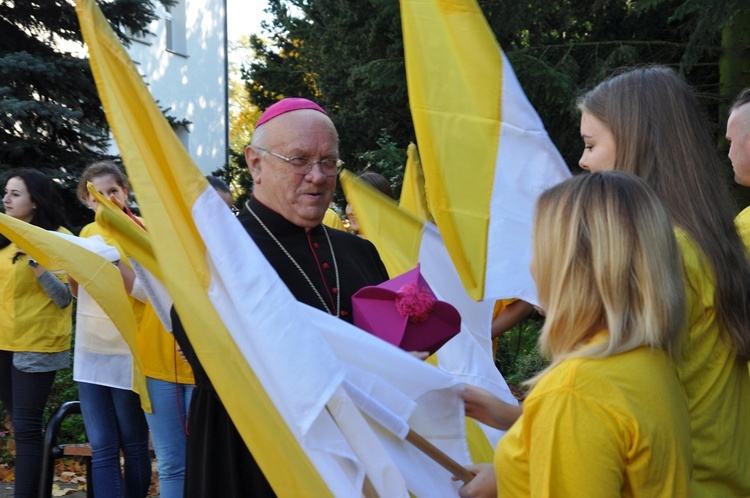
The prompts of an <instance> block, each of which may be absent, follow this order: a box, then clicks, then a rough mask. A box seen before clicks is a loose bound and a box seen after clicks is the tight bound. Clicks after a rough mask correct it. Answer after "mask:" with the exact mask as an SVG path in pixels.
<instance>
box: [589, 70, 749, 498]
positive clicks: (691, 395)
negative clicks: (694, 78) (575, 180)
mask: <svg viewBox="0 0 750 498" xmlns="http://www.w3.org/2000/svg"><path fill="white" fill-rule="evenodd" d="M578 107H579V109H580V110H581V137H582V138H583V141H584V151H583V155H582V156H581V159H580V162H579V164H580V165H581V167H582V168H583V169H586V170H590V171H602V170H617V171H625V172H627V173H631V174H634V175H637V176H638V177H640V178H642V179H644V180H645V181H646V183H648V185H649V186H650V187H651V188H653V189H654V191H655V192H656V194H657V195H658V196H659V199H661V201H662V202H663V203H664V205H665V206H666V208H667V211H669V214H670V216H671V217H672V222H673V224H674V226H675V233H676V236H677V242H678V244H679V245H680V250H681V251H682V258H683V274H684V281H685V288H686V292H687V302H688V314H687V315H688V321H687V326H686V327H685V331H684V333H683V338H682V354H681V356H680V361H679V362H677V375H678V376H679V378H680V380H681V382H682V385H683V387H684V389H685V393H686V395H687V400H688V408H689V410H690V424H691V431H692V437H691V441H692V451H693V481H692V489H691V495H692V496H694V497H697V498H701V497H716V496H750V472H748V466H747V462H748V461H750V425H748V423H747V421H748V420H750V377H749V376H748V372H747V360H748V359H749V358H750V305H748V303H750V285H748V282H750V263H748V260H747V256H746V252H745V247H744V245H743V244H742V241H741V239H740V237H739V235H738V233H737V229H736V227H735V224H734V220H733V216H734V212H733V210H732V207H731V206H730V203H729V200H730V195H729V192H728V189H727V187H726V185H725V184H724V182H723V181H722V180H721V178H722V169H723V168H724V165H723V164H722V162H721V160H720V158H719V156H718V154H717V153H716V148H715V143H714V140H713V137H712V136H711V133H710V132H709V130H708V127H707V121H706V119H705V118H704V115H703V113H702V112H701V109H700V105H699V104H698V100H697V98H696V96H695V92H694V90H693V89H692V88H691V87H690V85H688V84H687V83H686V82H685V80H684V79H683V78H682V77H681V76H680V75H679V74H678V73H677V72H676V71H674V70H673V69H671V68H667V67H664V66H647V67H641V68H637V69H630V70H628V71H625V72H621V73H619V74H615V75H614V76H612V77H610V78H607V79H605V80H604V81H603V82H601V83H600V84H599V85H597V86H596V87H595V88H594V89H593V90H591V91H590V92H588V93H587V94H586V95H584V96H583V97H582V98H581V99H580V100H579V102H578Z"/></svg>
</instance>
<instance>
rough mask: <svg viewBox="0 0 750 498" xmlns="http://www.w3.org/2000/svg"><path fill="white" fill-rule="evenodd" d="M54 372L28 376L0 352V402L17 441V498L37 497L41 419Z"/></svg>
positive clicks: (40, 449) (40, 455)
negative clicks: (7, 415)
mask: <svg viewBox="0 0 750 498" xmlns="http://www.w3.org/2000/svg"><path fill="white" fill-rule="evenodd" d="M54 380H55V372H54V371H52V372H44V373H26V372H22V371H20V370H18V369H17V368H16V367H14V366H13V353H12V352H11V351H0V400H2V402H3V405H5V409H6V410H8V414H10V419H11V421H12V422H13V433H14V435H15V438H16V485H15V493H14V496H15V497H16V498H36V497H37V496H38V494H39V472H40V470H41V468H42V448H43V446H44V436H43V432H42V416H43V415H44V405H45V404H46V403H47V398H48V397H49V393H50V390H51V389H52V383H53V382H54Z"/></svg>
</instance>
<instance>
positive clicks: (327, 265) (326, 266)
mask: <svg viewBox="0 0 750 498" xmlns="http://www.w3.org/2000/svg"><path fill="white" fill-rule="evenodd" d="M330 267H331V265H329V264H328V263H323V268H325V269H326V270H327V269H328V268H330Z"/></svg>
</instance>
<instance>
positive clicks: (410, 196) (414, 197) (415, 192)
mask: <svg viewBox="0 0 750 498" xmlns="http://www.w3.org/2000/svg"><path fill="white" fill-rule="evenodd" d="M398 206H399V207H400V208H402V209H404V210H405V211H406V212H408V213H411V214H413V215H414V216H416V217H417V218H419V219H420V220H427V221H429V222H432V223H435V220H434V219H433V218H432V214H431V213H430V208H429V206H428V205H427V197H426V196H425V192H424V174H423V173H422V163H421V161H420V160H419V151H418V150H417V146H416V145H415V144H413V143H410V144H409V146H408V147H407V148H406V167H405V168H404V183H403V184H402V185H401V197H400V198H399V201H398Z"/></svg>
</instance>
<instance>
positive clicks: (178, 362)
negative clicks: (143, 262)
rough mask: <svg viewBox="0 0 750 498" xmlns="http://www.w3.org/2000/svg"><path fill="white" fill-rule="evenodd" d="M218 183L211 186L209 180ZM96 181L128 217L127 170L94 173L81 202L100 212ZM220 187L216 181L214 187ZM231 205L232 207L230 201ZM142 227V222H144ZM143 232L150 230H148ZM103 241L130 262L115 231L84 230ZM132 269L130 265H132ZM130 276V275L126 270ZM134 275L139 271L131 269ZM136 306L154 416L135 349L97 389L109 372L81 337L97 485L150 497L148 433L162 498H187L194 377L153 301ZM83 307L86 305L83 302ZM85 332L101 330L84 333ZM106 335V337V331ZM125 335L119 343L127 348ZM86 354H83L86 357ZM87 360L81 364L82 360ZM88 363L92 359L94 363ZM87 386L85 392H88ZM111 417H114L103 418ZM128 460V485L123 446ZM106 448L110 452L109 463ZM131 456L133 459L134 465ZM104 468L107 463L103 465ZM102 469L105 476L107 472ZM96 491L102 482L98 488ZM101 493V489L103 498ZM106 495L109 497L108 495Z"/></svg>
mask: <svg viewBox="0 0 750 498" xmlns="http://www.w3.org/2000/svg"><path fill="white" fill-rule="evenodd" d="M209 181H210V180H209ZM88 182H91V183H92V184H93V186H94V188H95V189H96V190H98V191H99V192H100V193H101V194H103V195H105V196H108V197H110V199H111V200H113V202H115V204H117V205H119V206H121V207H123V209H125V210H126V211H127V208H126V205H127V200H128V194H129V184H128V180H127V178H126V177H125V174H124V173H123V172H122V170H121V169H120V168H119V167H117V165H115V164H113V163H111V162H108V161H104V162H98V163H94V164H92V165H90V166H88V167H87V168H86V170H85V171H84V172H83V175H82V177H81V179H80V181H79V185H78V197H79V199H80V200H81V201H82V202H84V203H86V204H87V205H88V206H90V207H92V208H95V207H96V201H95V199H94V198H93V197H92V196H91V195H90V194H89V192H88V189H87V183H88ZM212 185H213V182H212ZM227 204H228V205H231V204H230V202H228V201H227ZM129 214H131V217H133V218H134V219H136V220H137V223H138V224H141V222H140V220H139V219H137V218H135V217H134V215H132V213H129ZM141 226H142V224H141ZM95 235H98V236H101V237H102V238H103V239H104V241H105V242H106V243H107V244H109V245H111V246H114V247H115V248H117V249H118V251H119V252H120V254H121V257H122V260H121V261H120V265H123V264H125V263H124V261H125V260H127V258H126V255H125V254H124V252H123V250H122V248H121V247H120V245H119V243H118V242H117V240H116V239H115V238H114V237H113V236H112V235H111V234H110V233H109V232H108V230H107V229H106V228H105V227H104V226H102V225H100V224H99V223H97V222H94V223H91V224H89V225H86V226H85V227H84V228H83V230H81V236H82V237H90V236H95ZM128 268H129V267H128ZM121 271H123V269H121ZM129 271H130V272H131V273H132V270H129ZM133 287H134V288H135V289H136V290H134V291H133V292H132V295H138V294H139V291H138V290H137V288H138V287H139V283H138V282H137V279H135V281H134V283H133ZM138 300H139V301H141V302H138V301H134V303H133V304H134V309H135V310H136V312H137V318H138V320H139V327H138V333H137V337H136V342H137V345H138V352H139V354H140V356H141V359H142V360H143V374H144V375H145V376H146V383H147V387H148V394H149V398H150V400H151V405H152V408H153V413H147V414H145V418H144V413H143V411H142V410H141V408H140V400H139V398H138V395H137V394H136V393H134V392H133V391H131V390H130V389H131V388H130V387H129V386H130V384H131V378H132V368H133V365H132V355H131V354H130V352H129V350H127V348H125V349H124V353H125V356H127V366H128V368H127V369H124V370H123V371H122V373H121V375H119V377H120V379H119V380H118V381H117V384H115V381H114V380H113V379H110V380H109V381H108V382H107V383H103V385H97V384H98V381H97V379H101V378H102V375H101V373H98V372H97V369H100V368H101V365H102V364H103V363H102V361H101V360H98V361H97V360H96V358H95V357H94V356H93V355H92V352H89V354H88V355H87V356H84V353H85V351H80V352H79V343H80V344H83V341H80V340H79V339H80V337H79V336H80V333H81V331H78V334H79V336H77V337H76V373H77V374H78V375H77V377H76V380H78V381H79V393H80V395H81V411H82V412H83V416H84V423H85V424H86V431H87V434H89V438H90V439H91V438H92V435H94V436H97V438H98V439H97V441H96V443H98V444H97V445H95V441H94V440H93V439H92V440H91V443H92V454H93V458H92V468H93V469H94V481H95V482H98V481H97V477H98V480H99V481H102V482H103V483H104V484H103V486H105V487H106V488H107V489H111V490H112V492H114V491H115V488H116V487H119V488H122V487H123V486H124V488H125V491H126V492H125V496H145V493H146V492H147V491H148V487H149V484H150V480H151V479H150V478H151V457H150V455H149V451H148V429H149V428H150V430H151V437H152V440H153V444H154V451H155V453H156V462H157V467H158V472H159V485H160V492H161V496H162V497H164V498H177V497H182V495H183V488H184V478H185V447H186V440H187V435H186V425H187V411H188V406H189V405H190V399H191V396H192V391H193V383H194V379H193V375H192V370H191V369H190V365H189V364H188V363H187V361H186V360H185V359H184V358H182V356H181V355H180V354H179V353H178V352H177V350H176V347H177V346H176V343H175V340H174V337H173V336H172V334H170V333H168V332H167V331H166V330H165V329H164V327H163V325H162V324H161V322H160V320H159V319H158V317H157V315H156V312H155V311H154V309H153V307H152V306H151V304H150V303H148V302H145V305H144V304H143V301H146V297H145V295H141V296H140V297H139V298H138ZM79 306H80V303H79ZM82 332H84V333H91V332H93V331H87V330H83V331H82ZM100 333H101V332H100ZM114 333H115V334H117V335H118V337H117V338H116V339H118V340H119V342H121V343H123V347H125V344H124V342H123V339H122V338H121V337H119V334H118V333H117V331H114ZM79 353H80V354H79ZM117 357H118V355H115V354H110V355H109V358H110V359H109V361H107V362H106V364H107V365H108V369H109V374H110V377H111V375H112V370H113V368H114V365H115V359H116V358H117ZM79 359H80V361H79ZM87 360H88V361H87ZM82 388H83V389H82ZM103 415H106V416H103ZM118 441H119V444H120V445H121V446H122V448H123V453H124V454H125V456H126V463H125V475H124V480H123V479H122V476H121V473H120V457H119V448H118V444H117V442H118ZM99 447H102V450H101V455H102V456H101V458H99V459H97V458H96V457H98V456H99V454H100V453H99ZM128 458H130V459H131V462H130V464H129V463H128ZM97 460H99V461H101V462H102V463H101V464H100V463H99V461H97ZM100 469H101V470H100ZM95 486H96V484H95ZM99 489H100V487H97V496H98V495H99V491H98V490H99ZM102 496H105V495H102Z"/></svg>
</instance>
